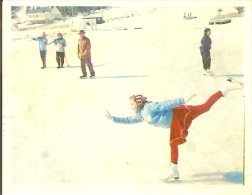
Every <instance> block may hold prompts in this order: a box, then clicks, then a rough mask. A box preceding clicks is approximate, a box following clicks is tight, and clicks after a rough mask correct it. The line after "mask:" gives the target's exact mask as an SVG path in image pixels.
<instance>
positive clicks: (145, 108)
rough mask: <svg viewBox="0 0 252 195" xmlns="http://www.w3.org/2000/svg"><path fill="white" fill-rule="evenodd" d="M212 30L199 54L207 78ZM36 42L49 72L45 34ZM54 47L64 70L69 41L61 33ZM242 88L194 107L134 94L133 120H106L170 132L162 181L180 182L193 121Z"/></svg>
mask: <svg viewBox="0 0 252 195" xmlns="http://www.w3.org/2000/svg"><path fill="white" fill-rule="evenodd" d="M79 35H80V38H79V39H78V44H77V55H78V58H79V59H80V63H81V70H82V76H80V78H87V72H86V65H87V66H88V68H89V72H90V78H94V77H95V71H94V69H93V64H92V62H91V43H90V40H89V39H88V38H87V37H85V31H83V30H81V31H80V32H79ZM210 35H211V29H209V28H206V29H205V30H204V36H203V37H202V40H201V46H200V52H201V56H202V61H203V69H204V70H205V74H208V75H213V73H212V72H211V71H210V66H211V57H210V49H211V44H212V41H211V39H210ZM33 40H37V41H39V49H40V55H41V59H42V62H43V67H42V68H43V69H44V68H46V47H47V45H48V41H47V38H46V34H45V33H44V32H43V33H42V35H41V37H39V38H36V39H35V38H34V39H33ZM54 44H55V45H56V46H57V51H56V60H57V63H58V68H60V67H61V68H63V64H64V52H65V49H64V48H65V47H66V41H65V39H64V38H63V37H62V34H61V33H58V39H55V40H54ZM242 88H243V87H242V86H241V85H239V84H238V83H235V82H232V80H229V82H227V84H226V86H225V87H223V89H221V90H219V91H217V92H216V93H214V94H213V95H212V96H211V97H209V98H208V99H207V101H206V102H205V103H204V104H201V105H197V106H193V105H187V103H188V102H189V101H190V100H191V98H193V97H194V96H195V94H194V95H192V96H190V97H189V98H186V99H185V98H182V97H181V98H178V99H173V100H165V101H161V102H152V101H148V100H147V97H145V96H144V95H142V94H134V95H132V96H131V97H130V98H129V103H130V106H131V108H132V110H133V111H134V113H135V114H134V115H133V116H130V117H125V118H123V117H116V116H112V115H111V114H110V113H109V112H108V111H107V113H106V117H107V118H108V119H109V120H111V121H113V122H115V123H121V124H133V123H139V122H143V121H144V122H147V123H148V124H150V125H153V126H155V127H164V128H170V148H171V153H170V157H171V163H170V169H169V171H168V173H167V175H166V176H165V177H164V178H163V180H164V181H167V180H169V179H172V178H174V179H178V178H179V172H178V168H177V163H178V154H179V152H178V146H179V145H181V144H183V143H185V142H186V137H187V135H188V129H189V127H190V125H191V123H192V121H193V120H194V119H196V118H197V117H198V116H200V115H202V114H203V113H205V112H207V111H209V110H210V108H211V107H212V106H213V105H214V104H215V103H216V102H217V101H218V100H219V99H220V98H221V97H224V96H226V95H227V93H228V92H230V91H232V90H237V89H242Z"/></svg>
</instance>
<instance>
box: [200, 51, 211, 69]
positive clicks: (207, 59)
mask: <svg viewBox="0 0 252 195" xmlns="http://www.w3.org/2000/svg"><path fill="white" fill-rule="evenodd" d="M200 53H201V56H202V62H203V68H204V69H205V70H207V69H210V66H211V56H210V52H204V51H202V50H200Z"/></svg>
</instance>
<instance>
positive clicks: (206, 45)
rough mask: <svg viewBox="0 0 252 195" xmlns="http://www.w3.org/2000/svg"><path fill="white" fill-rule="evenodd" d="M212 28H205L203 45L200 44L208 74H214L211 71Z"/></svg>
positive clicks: (204, 66)
mask: <svg viewBox="0 0 252 195" xmlns="http://www.w3.org/2000/svg"><path fill="white" fill-rule="evenodd" d="M210 35H211V29H210V28H206V29H205V30H204V36H203V37H202V39H201V46H200V53H201V56H202V62H203V68H204V70H205V74H206V75H211V76H213V75H214V74H213V72H211V71H210V66H211V56H210V49H211V45H212V40H211V38H210Z"/></svg>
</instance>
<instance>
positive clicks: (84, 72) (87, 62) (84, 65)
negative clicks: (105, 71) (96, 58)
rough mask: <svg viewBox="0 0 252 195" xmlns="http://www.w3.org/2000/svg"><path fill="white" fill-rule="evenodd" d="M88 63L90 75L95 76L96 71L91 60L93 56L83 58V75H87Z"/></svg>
mask: <svg viewBox="0 0 252 195" xmlns="http://www.w3.org/2000/svg"><path fill="white" fill-rule="evenodd" d="M86 64H87V66H88V69H89V72H90V76H95V71H94V69H93V64H92V62H91V58H86V59H85V60H82V59H81V70H82V74H83V76H87V71H86Z"/></svg>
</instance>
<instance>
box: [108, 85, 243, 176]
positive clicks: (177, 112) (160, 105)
mask: <svg viewBox="0 0 252 195" xmlns="http://www.w3.org/2000/svg"><path fill="white" fill-rule="evenodd" d="M229 81H230V82H228V83H227V84H226V86H225V87H224V88H223V89H222V90H219V91H217V92H216V93H214V94H213V95H211V96H210V97H209V98H208V99H207V101H206V102H205V103H203V104H201V105H196V106H194V105H188V104H187V103H188V101H189V100H190V99H191V98H193V97H194V96H195V95H192V96H190V97H189V98H187V99H184V98H177V99H172V100H165V101H160V102H152V101H147V98H146V97H145V96H143V95H142V94H135V95H133V96H131V97H130V98H129V103H130V107H131V109H132V110H133V111H134V113H135V114H134V115H133V116H129V117H116V116H112V115H111V114H110V113H109V112H108V111H107V113H106V114H105V116H106V117H107V118H108V119H109V120H110V121H113V122H114V123H119V124H136V123H140V122H146V123H148V124H149V125H152V126H154V127H162V128H170V149H171V153H170V158H171V163H170V169H169V171H168V173H167V175H166V176H165V177H164V178H163V179H162V180H163V181H167V180H169V179H179V171H178V167H177V166H178V165H177V164H178V158H179V149H178V146H179V145H181V144H184V143H185V142H186V137H187V135H188V129H189V127H190V126H191V124H192V121H193V120H194V119H196V118H197V117H199V116H200V115H202V114H204V113H206V112H208V111H209V110H210V109H211V107H212V106H213V105H214V104H215V103H216V102H217V101H218V100H219V99H220V98H222V97H224V96H226V95H227V94H228V92H230V91H232V90H242V89H243V87H242V86H241V85H239V84H238V83H235V82H233V83H232V80H229ZM219 108H220V109H221V107H219ZM230 120H232V119H230ZM206 128H207V126H206ZM201 139H202V138H201ZM230 152H232V151H230ZM206 166H207V165H206Z"/></svg>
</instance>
